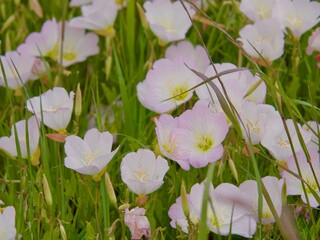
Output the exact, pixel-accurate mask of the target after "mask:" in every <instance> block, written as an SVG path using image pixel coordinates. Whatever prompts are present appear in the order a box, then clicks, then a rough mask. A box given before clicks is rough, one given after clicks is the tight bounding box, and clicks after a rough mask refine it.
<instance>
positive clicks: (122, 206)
mask: <svg viewBox="0 0 320 240" xmlns="http://www.w3.org/2000/svg"><path fill="white" fill-rule="evenodd" d="M129 207H130V204H129V203H124V204H122V205H120V206H119V208H118V209H119V210H120V211H123V210H125V209H126V208H129Z"/></svg>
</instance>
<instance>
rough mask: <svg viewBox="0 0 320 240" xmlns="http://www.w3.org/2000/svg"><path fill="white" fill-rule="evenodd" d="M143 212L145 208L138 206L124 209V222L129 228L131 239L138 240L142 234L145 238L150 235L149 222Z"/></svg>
mask: <svg viewBox="0 0 320 240" xmlns="http://www.w3.org/2000/svg"><path fill="white" fill-rule="evenodd" d="M145 213H146V210H145V209H144V208H139V207H136V208H134V209H131V210H128V209H127V208H126V209H125V210H124V223H125V224H126V225H127V226H128V227H129V229H130V232H131V239H135V240H139V239H141V238H142V237H143V236H144V237H147V238H149V237H150V236H151V230H150V223H149V220H148V218H147V217H146V216H145Z"/></svg>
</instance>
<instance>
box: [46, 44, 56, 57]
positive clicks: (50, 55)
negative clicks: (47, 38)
mask: <svg viewBox="0 0 320 240" xmlns="http://www.w3.org/2000/svg"><path fill="white" fill-rule="evenodd" d="M58 50H59V49H58V44H57V43H56V44H55V45H54V47H53V48H52V49H51V50H50V51H48V52H47V53H46V54H44V56H47V57H49V58H51V59H53V60H57V58H58Z"/></svg>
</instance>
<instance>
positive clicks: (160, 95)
mask: <svg viewBox="0 0 320 240" xmlns="http://www.w3.org/2000/svg"><path fill="white" fill-rule="evenodd" d="M198 82H199V78H198V77H197V76H196V75H195V74H194V73H193V72H191V71H190V70H189V69H188V68H187V67H186V66H185V65H184V63H182V62H180V61H171V60H169V59H160V60H158V61H156V62H155V63H154V65H153V68H152V69H150V70H149V71H148V73H147V76H146V79H145V80H144V81H143V82H141V83H139V84H138V85H137V94H138V99H139V101H140V102H141V103H142V104H143V105H144V106H145V107H146V108H148V109H150V110H152V111H154V112H157V113H166V112H168V111H171V110H174V109H175V108H177V107H178V106H179V105H181V104H183V103H185V102H187V101H188V100H189V99H190V98H191V97H192V94H193V91H189V92H187V91H188V90H189V89H191V88H192V87H194V86H195V85H196V84H197V83H198Z"/></svg>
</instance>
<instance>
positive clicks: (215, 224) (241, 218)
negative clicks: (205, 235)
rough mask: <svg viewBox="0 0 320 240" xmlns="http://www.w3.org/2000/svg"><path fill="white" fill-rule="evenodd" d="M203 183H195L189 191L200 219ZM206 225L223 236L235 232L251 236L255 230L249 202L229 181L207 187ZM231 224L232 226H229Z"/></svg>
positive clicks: (247, 236)
mask: <svg viewBox="0 0 320 240" xmlns="http://www.w3.org/2000/svg"><path fill="white" fill-rule="evenodd" d="M203 193H204V183H201V184H198V183H197V184H195V185H193V187H192V188H191V191H190V202H191V205H192V206H193V207H194V209H195V212H196V214H197V217H198V218H199V219H200V217H201V212H202V202H203ZM209 198H210V200H209V201H208V203H207V204H208V207H207V226H208V227H209V229H210V231H212V232H214V233H216V234H220V235H223V236H226V235H229V233H231V234H237V235H240V236H243V237H246V238H251V237H252V236H253V234H254V233H255V231H256V226H257V224H256V221H255V220H254V218H253V217H251V216H250V214H251V210H250V202H249V201H248V198H247V196H246V195H245V194H244V193H242V192H241V191H240V189H239V188H238V187H236V186H234V185H232V184H230V183H222V184H220V185H219V186H218V187H217V188H215V189H214V188H213V186H212V184H211V185H210V188H209ZM231 226H232V227H231Z"/></svg>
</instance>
